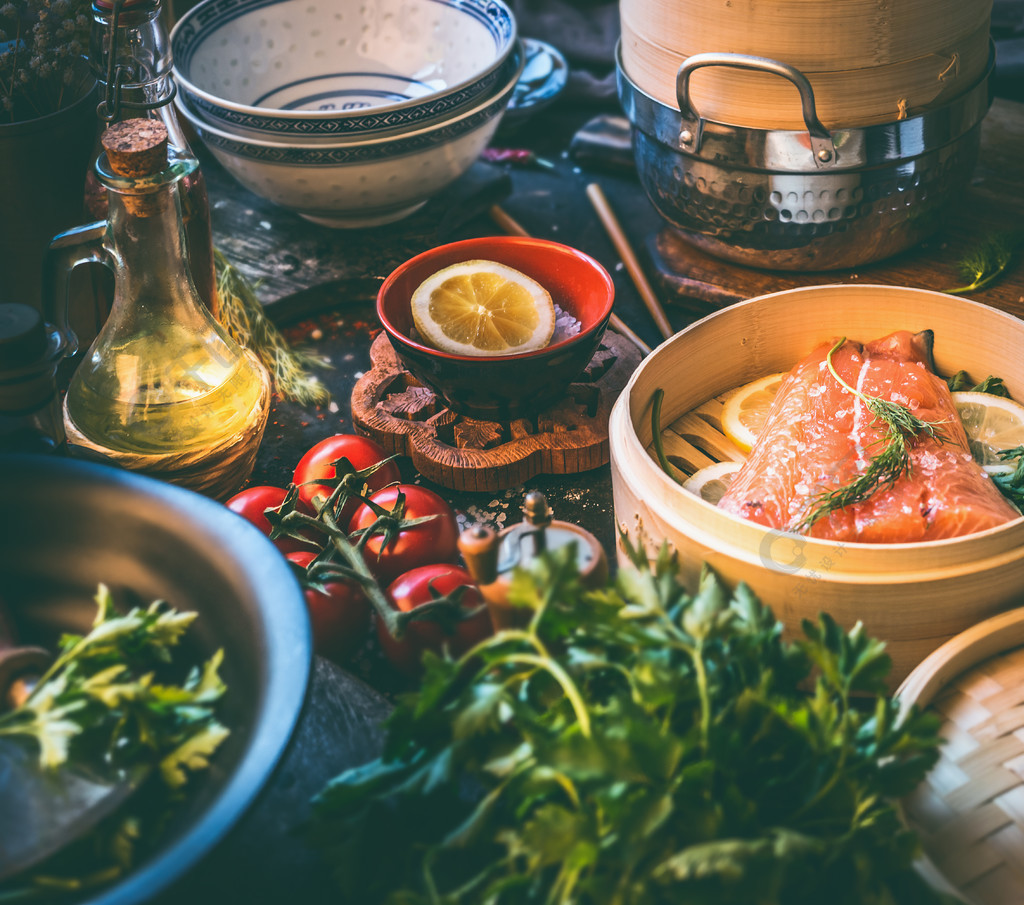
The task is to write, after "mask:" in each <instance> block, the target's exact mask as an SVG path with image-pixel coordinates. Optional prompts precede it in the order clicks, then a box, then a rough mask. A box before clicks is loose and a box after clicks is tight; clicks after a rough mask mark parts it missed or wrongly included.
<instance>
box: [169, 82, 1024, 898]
mask: <svg viewBox="0 0 1024 905" xmlns="http://www.w3.org/2000/svg"><path fill="white" fill-rule="evenodd" d="M598 112H601V111H598V110H588V109H575V110H568V109H562V108H560V107H558V106H556V107H554V108H551V109H550V111H548V112H545V113H543V114H541V115H540V116H539V117H538V118H536V119H535V120H533V121H531V122H529V123H528V124H527V125H526V127H525V128H523V129H521V130H520V131H518V132H516V133H514V134H510V135H500V136H499V138H498V139H497V142H496V143H499V144H501V145H504V146H510V147H511V146H520V147H529V148H532V149H533V150H534V151H536V152H537V153H538V154H539V155H540V156H542V157H543V158H545V159H547V160H550V161H551V162H552V163H554V168H553V169H542V168H505V167H499V166H494V165H489V164H482V163H478V164H477V165H476V166H475V167H474V170H473V171H472V172H471V174H470V176H469V177H467V178H464V179H463V180H462V181H461V182H460V184H459V185H458V186H457V189H456V191H455V192H453V193H446V197H445V198H444V199H439V200H435V201H433V202H431V203H429V204H428V205H427V206H426V207H425V208H424V209H423V210H421V211H420V212H419V213H417V214H415V215H414V216H413V217H411V218H409V219H408V220H406V221H403V222H400V223H397V224H394V225H392V226H388V227H380V228H376V229H365V230H356V231H347V230H331V229H328V228H325V227H322V226H315V225H313V224H311V223H308V222H306V221H304V220H302V219H301V218H299V217H298V216H296V215H294V214H292V213H290V212H288V211H285V210H282V209H279V208H276V207H274V206H272V205H270V204H268V203H266V202H264V201H262V200H261V199H259V198H257V197H256V196H254V195H252V194H251V193H249V192H248V191H246V190H245V189H243V188H242V187H240V186H239V185H238V184H237V183H235V182H234V181H233V180H232V179H231V177H230V176H228V175H227V174H226V173H225V172H224V171H223V170H222V169H221V168H220V167H219V165H218V164H217V163H216V161H215V160H213V159H212V158H211V157H209V155H208V154H205V153H203V152H202V151H201V149H200V156H201V159H202V163H203V166H204V169H205V171H206V174H207V180H208V183H209V193H210V199H211V204H212V205H213V223H214V233H215V236H214V239H215V243H216V245H217V246H218V248H219V249H220V250H221V251H222V252H224V254H225V255H226V256H227V257H228V258H229V260H230V261H231V262H232V263H233V264H235V265H236V266H237V267H238V268H239V269H240V270H241V271H242V272H243V273H244V274H245V275H246V276H248V277H249V278H250V279H252V280H253V281H257V282H258V284H259V286H258V293H259V295H260V297H261V300H262V301H263V302H264V304H265V305H266V307H267V310H268V311H269V312H270V313H271V315H272V316H273V317H274V319H275V320H276V321H277V322H278V323H279V324H281V325H282V326H283V327H284V329H285V330H286V333H287V335H288V337H289V338H290V339H291V340H292V341H293V342H295V343H301V344H305V345H308V346H310V347H311V348H312V349H313V350H315V351H317V352H318V353H320V354H322V355H325V356H326V357H328V358H329V359H330V360H331V363H332V365H333V367H332V369H331V370H329V371H325V372H323V378H324V380H325V382H326V384H327V385H328V388H329V389H330V391H331V394H332V402H331V404H330V405H329V406H323V407H319V408H317V407H305V408H304V407H302V406H298V405H296V404H294V403H289V402H283V401H281V400H279V399H278V400H275V405H274V410H273V412H272V414H271V421H270V425H269V426H268V429H267V433H266V435H265V437H264V440H263V444H262V446H261V450H260V454H259V457H258V460H257V464H256V469H255V472H254V474H253V478H252V480H253V482H254V483H268V484H278V485H281V484H284V483H287V481H288V480H289V479H290V476H291V473H292V470H293V468H294V466H295V464H296V462H297V461H298V458H299V456H300V455H301V454H302V452H303V451H305V449H307V448H308V447H309V446H311V445H312V444H313V443H315V442H316V441H318V440H320V439H322V438H323V437H325V436H327V435H329V434H332V433H336V432H346V431H351V430H352V421H351V412H350V409H349V398H350V395H351V391H352V386H353V384H354V382H355V380H356V379H357V378H358V376H359V375H360V374H362V373H363V372H364V371H365V370H366V369H367V367H368V366H369V355H368V351H369V346H370V342H371V339H372V337H373V336H375V335H376V333H377V332H379V329H380V327H379V324H378V322H377V320H376V316H375V313H374V304H373V302H374V297H375V293H376V290H377V287H378V286H379V285H380V283H381V281H382V280H383V279H384V277H385V276H386V275H387V274H388V273H389V272H390V271H391V270H392V268H394V267H395V266H396V265H398V264H399V263H401V262H402V261H404V260H406V259H407V258H409V257H411V256H412V255H414V254H416V253H418V252H420V251H423V250H425V249H427V248H429V247H432V246H434V245H437V244H440V243H443V242H447V241H452V240H456V239H460V238H467V237H471V236H479V235H489V234H491V235H495V234H499V233H500V230H499V229H498V228H497V227H496V225H495V223H494V222H493V220H492V219H491V218H490V217H489V216H488V214H487V211H488V209H489V208H490V207H491V205H493V204H495V203H500V204H501V206H502V207H503V208H504V209H505V210H506V211H507V212H508V213H509V214H511V215H512V216H513V217H514V218H515V219H516V220H518V221H519V222H520V223H521V224H522V226H524V227H525V228H526V229H527V230H528V231H529V232H530V233H531V234H533V235H535V236H539V237H546V238H551V239H555V240H558V241H561V242H564V243H566V244H569V245H573V246H575V247H577V248H580V249H582V250H583V251H586V252H588V253H589V254H591V255H593V256H594V257H596V258H597V259H598V260H599V261H601V262H602V263H603V264H604V265H605V266H606V267H607V268H608V270H609V271H610V272H611V274H612V276H613V279H614V282H615V287H616V302H615V310H616V312H617V313H618V315H619V316H620V317H621V318H622V319H623V320H624V321H625V322H626V323H627V324H628V325H629V326H630V327H632V329H633V330H635V331H636V332H637V333H638V334H639V335H640V336H641V337H642V338H643V339H644V340H645V341H646V342H647V343H649V344H650V345H652V346H653V345H656V344H657V343H658V342H659V341H660V335H659V333H658V331H657V329H656V328H655V325H654V323H653V321H652V320H651V318H650V316H649V315H648V313H647V311H646V309H645V308H644V306H643V304H642V303H641V301H640V298H639V296H638V294H637V292H636V290H635V288H634V287H633V285H632V283H631V281H630V279H629V277H628V274H627V273H626V271H625V270H624V269H623V268H622V266H621V264H620V263H619V260H618V257H617V255H616V252H615V250H614V247H613V245H612V243H611V242H610V240H609V239H608V237H607V235H606V233H605V231H604V229H603V227H602V226H601V224H600V222H599V221H598V219H597V217H596V216H595V215H594V213H593V210H592V208H591V206H590V203H589V201H588V200H587V197H586V194H585V189H586V186H587V184H588V183H590V182H595V181H596V182H598V183H599V184H600V185H601V186H602V188H603V189H604V191H605V193H606V195H607V197H608V198H609V201H610V203H611V205H612V207H613V209H614V210H615V211H616V212H617V213H618V216H619V219H620V220H621V222H622V224H623V227H624V229H625V230H626V232H627V234H628V237H629V239H630V241H631V242H632V244H633V246H634V248H636V249H637V251H638V253H639V255H640V258H641V260H642V262H643V264H644V266H645V268H646V270H647V272H648V274H649V275H650V278H651V280H652V282H654V283H655V285H656V286H657V287H658V290H659V292H660V294H661V296H662V298H663V301H664V302H665V306H666V309H667V312H668V316H669V319H670V321H671V324H672V326H673V328H674V329H677V330H678V329H682V328H683V327H685V326H687V325H688V324H689V323H691V322H693V321H694V320H695V319H697V318H698V317H700V316H703V315H704V314H707V313H710V312H711V311H713V310H716V309H717V308H719V307H721V306H722V305H724V304H729V303H730V302H732V301H735V300H738V299H740V298H746V297H752V296H755V295H760V294H763V293H767V292H774V291H779V290H782V289H787V288H790V287H792V286H797V285H808V284H814V283H826V282H829V283H830V282H851V281H857V282H878V283H898V284H903V285H916V286H922V287H924V288H929V289H943V288H948V287H950V286H953V285H956V284H957V282H958V276H957V273H956V267H955V262H956V260H957V257H958V255H960V254H961V253H962V251H963V250H964V249H965V248H966V247H967V246H968V245H969V244H970V243H972V242H974V241H976V240H977V239H978V238H979V237H980V236H981V235H983V234H985V233H987V232H988V231H990V230H991V229H1002V228H1017V227H1019V224H1020V222H1021V218H1022V216H1024V167H1022V166H1021V154H1022V151H1024V105H1022V104H1019V103H1016V102H1012V101H1006V100H997V101H996V103H995V105H994V107H993V110H992V113H991V114H990V116H989V118H988V119H987V120H986V123H985V125H984V127H983V138H982V152H981V159H980V161H979V164H978V169H977V171H976V175H975V178H974V180H973V181H972V184H971V186H970V188H969V190H968V192H967V193H966V195H965V197H964V198H963V199H962V202H961V203H960V204H959V205H958V206H957V208H956V209H955V210H953V211H951V212H950V215H949V217H948V220H947V222H946V224H945V225H944V226H943V228H942V230H941V231H940V232H939V233H938V234H937V235H936V237H935V238H934V239H932V240H930V241H929V242H928V243H927V244H926V245H924V246H922V247H921V248H918V249H914V250H912V251H910V252H908V253H906V254H904V255H902V256H900V257H899V258H897V259H894V260H891V261H887V262H883V263H881V264H878V265H873V266H871V267H865V268H861V269H859V270H858V271H857V272H856V273H853V272H846V273H843V272H834V273H827V274H798V275H793V274H780V273H769V272H766V271H755V270H746V269H743V268H738V267H735V266H731V265H727V264H723V263H721V262H718V261H715V260H713V259H710V258H707V257H706V256H703V255H701V254H699V253H697V252H695V251H692V250H689V249H687V248H686V247H680V246H679V245H678V243H674V239H673V236H672V234H671V232H670V231H667V230H666V228H665V227H664V224H663V222H662V221H661V220H660V218H659V216H658V215H657V213H656V212H655V211H654V209H653V208H652V206H651V204H650V202H649V201H648V200H647V198H646V196H645V195H644V193H643V190H642V188H641V187H640V184H639V182H638V181H637V179H636V176H635V174H633V173H630V172H629V171H628V170H623V169H612V168H610V167H598V166H595V165H587V166H583V165H581V164H580V163H579V162H578V161H576V160H575V159H573V158H572V157H570V156H569V154H568V151H567V149H568V148H569V144H570V141H571V139H572V137H573V135H574V133H575V132H576V130H577V129H578V128H579V127H580V126H581V125H583V123H584V122H586V121H587V120H588V119H589V118H590V117H591V116H593V115H594V114H596V113H598ZM606 112H607V111H606ZM666 249H668V250H669V252H670V253H669V254H667V255H666ZM973 297H974V298H975V299H976V300H978V301H981V302H986V303H989V304H993V305H996V306H998V307H1001V308H1005V309H1006V310H1009V311H1012V312H1014V313H1016V314H1018V315H1024V274H1022V268H1021V267H1020V265H1019V263H1015V266H1014V269H1013V271H1012V272H1011V274H1010V275H1009V277H1008V278H1007V279H1006V280H1004V281H1003V282H1001V283H1000V284H998V285H997V286H995V287H993V288H992V289H991V290H988V291H985V292H981V293H978V294H976V295H975V296H973ZM1022 354H1024V351H1022ZM405 471H406V476H407V477H410V478H412V477H414V476H413V475H412V474H411V473H409V467H408V464H406V466H405ZM533 488H539V489H541V490H543V491H544V492H545V493H546V494H547V495H548V497H549V500H550V502H551V504H552V507H553V509H554V510H555V515H556V517H558V518H561V519H566V520H568V521H573V522H577V523H579V524H581V525H583V526H584V527H586V528H587V529H588V530H590V531H592V532H593V533H594V534H595V535H596V536H597V537H598V539H599V540H600V541H601V543H602V544H603V545H604V546H605V548H606V549H607V550H608V551H609V553H610V554H612V555H613V549H614V518H613V513H612V503H611V484H610V472H609V468H608V466H607V465H605V466H603V467H600V468H598V469H596V470H594V471H591V472H587V473H583V474H579V475H570V476H562V477H555V476H546V477H538V478H535V479H531V480H530V481H529V482H528V486H526V487H515V488H510V489H508V490H506V491H502V492H498V493H487V494H470V493H454V492H451V491H447V490H445V489H444V488H435V489H437V490H439V492H440V493H441V494H442V495H443V496H445V497H447V498H448V499H449V500H450V501H451V502H452V503H453V505H454V506H455V507H456V509H457V511H458V513H459V515H460V519H461V520H462V521H463V522H466V521H486V522H490V523H491V524H493V525H495V526H496V527H499V528H500V527H503V526H505V525H508V524H511V523H513V522H514V521H517V520H518V519H519V517H520V516H519V511H518V510H519V506H520V504H521V500H522V496H523V493H524V492H525V490H527V489H533ZM354 672H356V673H357V674H359V675H360V676H361V678H362V679H365V680H367V682H368V683H369V684H368V685H367V684H364V683H363V682H361V681H360V680H359V678H358V677H357V678H352V677H350V676H349V675H348V674H347V673H344V672H342V671H340V670H338V669H337V668H335V667H333V666H332V665H331V664H327V663H325V662H323V661H318V664H317V671H316V676H315V679H314V682H313V683H312V687H311V690H310V697H309V701H308V703H307V709H306V714H305V715H304V717H303V720H302V722H301V724H300V727H299V730H298V733H297V735H296V738H295V740H294V742H293V745H292V747H291V751H290V753H289V755H288V757H287V759H286V761H285V762H284V764H283V765H282V767H281V769H280V770H279V771H278V773H277V775H276V776H275V779H274V782H273V783H272V784H271V786H270V787H269V788H268V789H267V791H266V793H265V794H264V796H263V798H262V799H261V801H260V803H259V804H258V806H257V807H256V808H255V809H254V810H253V811H252V812H251V813H250V814H249V815H248V817H247V818H246V819H245V821H243V824H242V825H241V826H240V827H239V829H238V831H236V832H235V833H234V834H233V835H232V836H231V837H230V838H229V840H228V842H227V843H226V844H225V845H222V846H221V848H220V849H219V850H218V853H217V856H216V858H211V859H208V861H207V863H206V864H205V865H204V866H203V867H202V868H201V869H200V870H198V871H196V872H195V873H194V874H193V875H192V876H190V877H189V878H188V879H187V880H186V881H185V883H184V885H183V886H181V887H178V888H176V889H175V890H173V891H172V893H171V895H170V896H168V897H166V900H167V901H168V902H172V901H173V902H180V901H185V900H186V899H189V900H193V901H195V900H199V901H204V902H205V901H209V902H213V901H214V900H223V897H224V896H225V895H229V896H231V898H232V900H234V899H239V898H241V897H243V896H244V897H248V898H251V899H253V900H254V901H277V900H282V899H283V898H285V897H289V898H291V899H294V900H296V901H303V902H318V901H331V900H332V899H331V895H330V893H329V888H330V886H329V881H328V878H327V876H326V873H325V870H324V868H323V866H322V865H319V864H318V863H317V862H316V861H315V860H314V859H312V856H311V854H310V852H309V850H308V849H307V848H306V847H305V846H304V845H303V844H302V843H301V841H300V840H299V839H298V838H297V836H296V827H297V826H298V825H299V824H301V821H302V819H303V817H304V816H305V814H306V813H307V807H308V805H307V802H308V799H309V796H310V795H311V794H312V793H313V792H315V791H317V790H318V789H319V788H320V787H321V786H322V785H323V783H324V782H325V781H326V780H327V779H328V778H330V777H331V776H333V775H336V774H337V773H338V772H340V771H341V770H342V769H343V768H345V767H347V766H351V765H354V764H356V763H359V762H361V761H362V760H364V759H365V758H367V757H368V756H370V754H371V753H372V751H373V749H374V746H375V745H376V743H377V738H378V737H377V734H376V729H375V727H376V726H377V724H378V723H379V720H380V717H381V715H382V714H383V713H384V712H385V711H386V709H387V703H386V700H385V699H384V698H382V697H381V696H380V695H379V694H377V693H376V691H375V690H374V689H373V688H371V687H370V686H375V687H376V688H383V690H384V691H385V692H388V691H389V689H388V687H387V685H388V679H387V677H386V676H383V675H381V674H378V673H375V672H374V667H373V665H372V663H371V664H370V665H369V666H367V665H366V664H365V663H364V668H363V669H361V670H359V669H357V670H354ZM390 690H393V689H390Z"/></svg>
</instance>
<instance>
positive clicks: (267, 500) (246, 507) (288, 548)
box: [225, 484, 318, 553]
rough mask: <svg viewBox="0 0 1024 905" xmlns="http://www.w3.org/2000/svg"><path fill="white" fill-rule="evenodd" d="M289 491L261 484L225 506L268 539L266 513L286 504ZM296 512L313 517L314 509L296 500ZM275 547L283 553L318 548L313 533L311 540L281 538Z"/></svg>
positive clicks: (229, 501)
mask: <svg viewBox="0 0 1024 905" xmlns="http://www.w3.org/2000/svg"><path fill="white" fill-rule="evenodd" d="M287 495H288V491H287V490H285V489H284V488H283V487H271V486H269V485H265V484H259V485H256V486H255V487H246V489H245V490H241V491H239V492H238V493H236V494H235V495H234V496H233V497H231V499H229V500H228V501H227V502H226V503H225V505H226V506H227V507H228V509H230V510H231V511H232V512H236V513H238V515H240V516H242V518H244V519H245V520H246V521H248V522H251V523H252V524H253V525H255V526H256V527H257V528H259V529H260V531H262V532H263V533H264V534H265V535H267V537H270V531H271V524H270V522H269V521H268V520H267V516H266V511H267V510H268V509H277V508H278V507H279V506H280V505H281V503H283V502H284V499H285V497H286V496H287ZM295 508H296V510H298V511H299V512H301V513H303V514H304V515H309V516H312V515H314V514H315V513H314V512H313V509H312V508H311V507H310V506H309V505H308V504H306V503H303V502H302V500H296V505H295ZM273 543H274V545H275V546H276V547H277V549H278V550H280V551H281V552H282V553H293V552H294V551H296V550H314V549H317V548H318V544H317V541H316V538H315V537H314V534H313V532H310V533H309V540H307V541H301V540H299V539H298V538H295V537H279V538H277V539H276V540H274V542H273Z"/></svg>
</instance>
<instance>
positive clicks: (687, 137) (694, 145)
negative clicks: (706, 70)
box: [676, 53, 836, 169]
mask: <svg viewBox="0 0 1024 905" xmlns="http://www.w3.org/2000/svg"><path fill="white" fill-rule="evenodd" d="M704 66H732V67H734V68H736V69H751V70H754V71H756V72H768V73H772V74H774V75H780V76H782V77H783V78H784V79H788V80H789V81H790V82H792V83H793V85H795V86H796V89H797V91H799V92H800V106H801V109H802V112H803V118H804V125H805V126H806V127H807V134H808V136H809V137H810V140H811V156H812V158H813V159H814V165H815V166H816V167H818V168H819V169H825V168H828V167H831V166H834V165H835V163H836V147H835V143H834V142H833V141H832V134H831V133H830V132H829V131H828V129H826V128H825V126H824V125H822V122H821V120H820V119H818V113H817V110H816V109H815V103H814V89H813V88H812V87H811V83H810V82H809V81H808V80H807V77H806V76H805V75H804V74H803V73H802V72H800V71H799V70H798V69H794V68H793V67H792V66H790V65H789V64H788V63H783V62H780V61H779V60H770V59H768V58H767V57H755V56H750V55H749V54H745V53H697V54H694V55H693V56H691V57H687V58H686V59H685V60H684V61H683V64H682V65H681V66H680V67H679V71H678V72H677V73H676V99H677V100H678V102H679V115H680V117H681V123H680V129H679V144H680V146H681V147H682V148H683V149H685V150H687V151H690V152H691V153H694V154H696V153H698V152H699V151H700V146H701V141H702V140H703V136H704V123H705V120H704V118H703V117H702V116H700V115H699V114H698V113H697V111H696V110H694V109H693V107H692V106H691V105H690V75H691V74H692V73H693V72H694V71H696V70H697V69H701V68H702V67H704Z"/></svg>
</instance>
